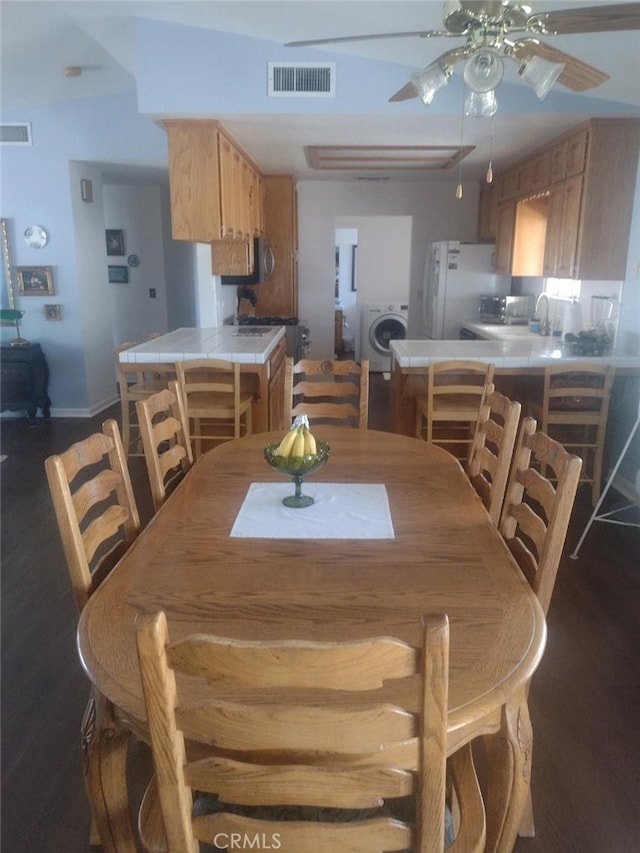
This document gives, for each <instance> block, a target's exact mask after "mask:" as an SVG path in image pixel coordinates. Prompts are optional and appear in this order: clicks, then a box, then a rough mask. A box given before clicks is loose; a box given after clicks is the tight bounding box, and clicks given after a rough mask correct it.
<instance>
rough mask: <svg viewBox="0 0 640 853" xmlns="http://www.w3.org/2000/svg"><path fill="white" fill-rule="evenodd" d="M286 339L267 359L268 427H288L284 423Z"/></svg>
mask: <svg viewBox="0 0 640 853" xmlns="http://www.w3.org/2000/svg"><path fill="white" fill-rule="evenodd" d="M286 355H287V341H286V338H283V339H282V340H281V341H280V343H279V344H278V346H277V347H276V349H275V350H274V352H273V354H272V355H271V358H270V359H269V429H270V430H276V429H288V428H289V426H290V424H285V423H284V390H285V368H286Z"/></svg>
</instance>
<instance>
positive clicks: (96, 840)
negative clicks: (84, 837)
mask: <svg viewBox="0 0 640 853" xmlns="http://www.w3.org/2000/svg"><path fill="white" fill-rule="evenodd" d="M89 844H90V845H91V847H102V839H101V838H100V832H99V831H98V823H97V821H96V819H95V817H94V816H93V812H92V813H91V829H90V831H89Z"/></svg>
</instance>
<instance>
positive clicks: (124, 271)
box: [109, 264, 129, 284]
mask: <svg viewBox="0 0 640 853" xmlns="http://www.w3.org/2000/svg"><path fill="white" fill-rule="evenodd" d="M109 281H110V282H112V283H113V284H127V283H128V281H129V267H128V266H126V264H122V266H120V265H117V266H113V265H111V264H109Z"/></svg>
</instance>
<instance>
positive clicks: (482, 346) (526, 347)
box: [390, 323, 640, 372]
mask: <svg viewBox="0 0 640 853" xmlns="http://www.w3.org/2000/svg"><path fill="white" fill-rule="evenodd" d="M464 328H465V329H468V330H469V331H471V332H475V333H476V334H477V335H482V336H483V337H484V336H486V337H487V338H490V339H489V340H475V341H469V340H462V341H433V340H428V341H427V340H413V341H410V340H404V341H390V346H391V350H392V352H393V356H394V358H395V361H396V362H397V363H398V365H399V366H400V367H401V368H403V367H405V368H410V367H426V366H428V365H429V363H430V362H431V361H443V360H445V359H465V358H470V359H476V360H478V361H490V362H493V364H495V365H496V367H497V368H505V369H512V368H518V367H521V368H527V367H535V368H541V367H546V365H547V364H549V363H550V362H551V361H562V362H576V363H580V362H587V361H589V362H592V361H600V360H602V361H603V362H605V363H606V364H612V365H614V366H615V367H618V368H631V369H632V370H634V372H635V370H640V356H638V355H629V354H626V353H621V352H617V351H615V350H614V351H613V352H612V353H611V355H607V356H598V357H594V356H591V357H587V356H577V355H571V354H569V353H568V352H566V351H565V349H564V347H563V346H562V341H561V340H560V338H554V337H544V336H542V335H536V334H533V333H532V332H530V331H529V327H528V326H498V325H488V324H484V323H464Z"/></svg>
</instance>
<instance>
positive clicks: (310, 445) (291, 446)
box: [276, 415, 318, 458]
mask: <svg viewBox="0 0 640 853" xmlns="http://www.w3.org/2000/svg"><path fill="white" fill-rule="evenodd" d="M317 452H318V449H317V443H316V440H315V438H314V436H313V435H312V433H311V430H310V429H309V418H308V417H307V416H306V415H298V417H297V418H296V419H295V421H294V422H293V425H292V427H291V429H290V430H289V432H288V433H287V434H286V435H285V436H284V438H283V439H282V441H281V442H280V444H279V445H278V448H277V450H276V456H282V457H285V458H289V457H291V456H295V457H298V458H302V457H303V456H315V455H316V454H317Z"/></svg>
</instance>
